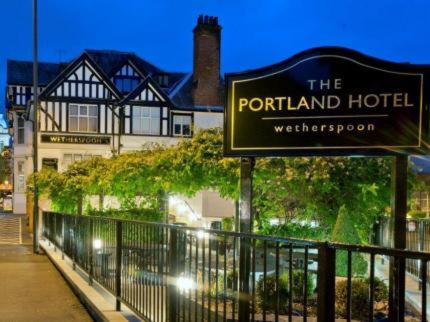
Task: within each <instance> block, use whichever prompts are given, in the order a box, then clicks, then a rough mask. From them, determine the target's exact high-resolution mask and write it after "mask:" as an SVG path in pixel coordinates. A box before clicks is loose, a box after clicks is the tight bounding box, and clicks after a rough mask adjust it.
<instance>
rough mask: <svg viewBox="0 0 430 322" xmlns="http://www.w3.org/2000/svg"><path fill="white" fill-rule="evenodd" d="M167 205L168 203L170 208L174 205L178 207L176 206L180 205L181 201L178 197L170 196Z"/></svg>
mask: <svg viewBox="0 0 430 322" xmlns="http://www.w3.org/2000/svg"><path fill="white" fill-rule="evenodd" d="M169 203H170V204H171V205H172V206H176V205H178V204H180V203H181V200H180V199H179V198H178V197H176V196H170V197H169Z"/></svg>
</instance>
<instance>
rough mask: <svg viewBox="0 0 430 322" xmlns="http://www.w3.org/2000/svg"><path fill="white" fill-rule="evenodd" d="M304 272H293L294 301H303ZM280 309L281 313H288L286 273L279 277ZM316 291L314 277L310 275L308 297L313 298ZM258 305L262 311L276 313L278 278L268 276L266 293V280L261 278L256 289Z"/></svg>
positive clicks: (307, 289)
mask: <svg viewBox="0 0 430 322" xmlns="http://www.w3.org/2000/svg"><path fill="white" fill-rule="evenodd" d="M304 275H305V274H304V272H303V271H299V270H295V271H293V283H292V290H293V301H296V302H298V301H302V300H303V296H304V294H303V287H304ZM278 288H279V309H280V311H281V312H286V308H287V305H288V297H289V273H288V272H285V273H283V274H281V275H280V276H279V282H278ZM314 289H315V283H314V280H313V278H312V275H311V274H310V273H308V278H307V285H306V291H307V295H308V297H309V296H311V295H312V294H313V292H314ZM256 296H257V305H258V307H259V308H260V309H261V310H266V311H275V310H276V302H277V298H276V276H275V275H270V276H266V292H265V291H264V279H263V278H260V279H259V280H258V282H257V287H256Z"/></svg>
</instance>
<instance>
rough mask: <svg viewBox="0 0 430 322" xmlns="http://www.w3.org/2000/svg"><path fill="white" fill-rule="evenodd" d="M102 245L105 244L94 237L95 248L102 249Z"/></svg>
mask: <svg viewBox="0 0 430 322" xmlns="http://www.w3.org/2000/svg"><path fill="white" fill-rule="evenodd" d="M102 245H103V243H102V241H101V240H100V239H94V241H93V247H94V249H101V248H102Z"/></svg>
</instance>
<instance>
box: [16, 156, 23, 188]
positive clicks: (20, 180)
mask: <svg viewBox="0 0 430 322" xmlns="http://www.w3.org/2000/svg"><path fill="white" fill-rule="evenodd" d="M17 168H18V178H17V181H18V182H17V192H24V191H25V175H24V161H18V163H17Z"/></svg>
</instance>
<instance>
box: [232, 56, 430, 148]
mask: <svg viewBox="0 0 430 322" xmlns="http://www.w3.org/2000/svg"><path fill="white" fill-rule="evenodd" d="M326 57H333V58H340V59H345V60H348V61H351V62H353V63H355V64H358V65H361V66H364V67H366V68H370V69H374V70H379V71H382V72H386V73H390V74H397V75H410V76H420V78H421V79H420V81H421V86H420V87H421V88H420V120H419V133H418V145H378V146H376V145H369V146H324V147H321V146H307V147H282V146H281V147H246V148H239V147H234V113H235V106H234V101H235V100H234V94H235V93H234V91H235V85H236V83H243V82H249V81H252V80H256V79H261V78H266V77H270V76H273V75H276V74H279V73H282V72H284V71H286V70H289V69H292V68H294V67H296V66H297V65H299V64H301V63H303V62H306V61H308V60H312V59H318V58H326ZM423 80H424V74H422V73H405V72H397V71H391V70H386V69H382V68H378V67H374V66H370V65H367V64H364V63H361V62H359V61H356V60H355V59H352V58H349V57H345V56H341V55H319V56H312V57H308V58H306V59H303V60H301V61H299V62H297V63H295V64H294V65H292V66H289V67H287V68H284V69H282V70H279V71H276V72H274V73H271V74H267V75H263V76H258V77H254V78H248V79H241V80H236V81H232V95H231V96H232V98H231V107H232V111H231V145H230V149H231V151H240V150H312V149H319V150H323V149H381V148H420V147H421V127H422V109H423Z"/></svg>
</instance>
